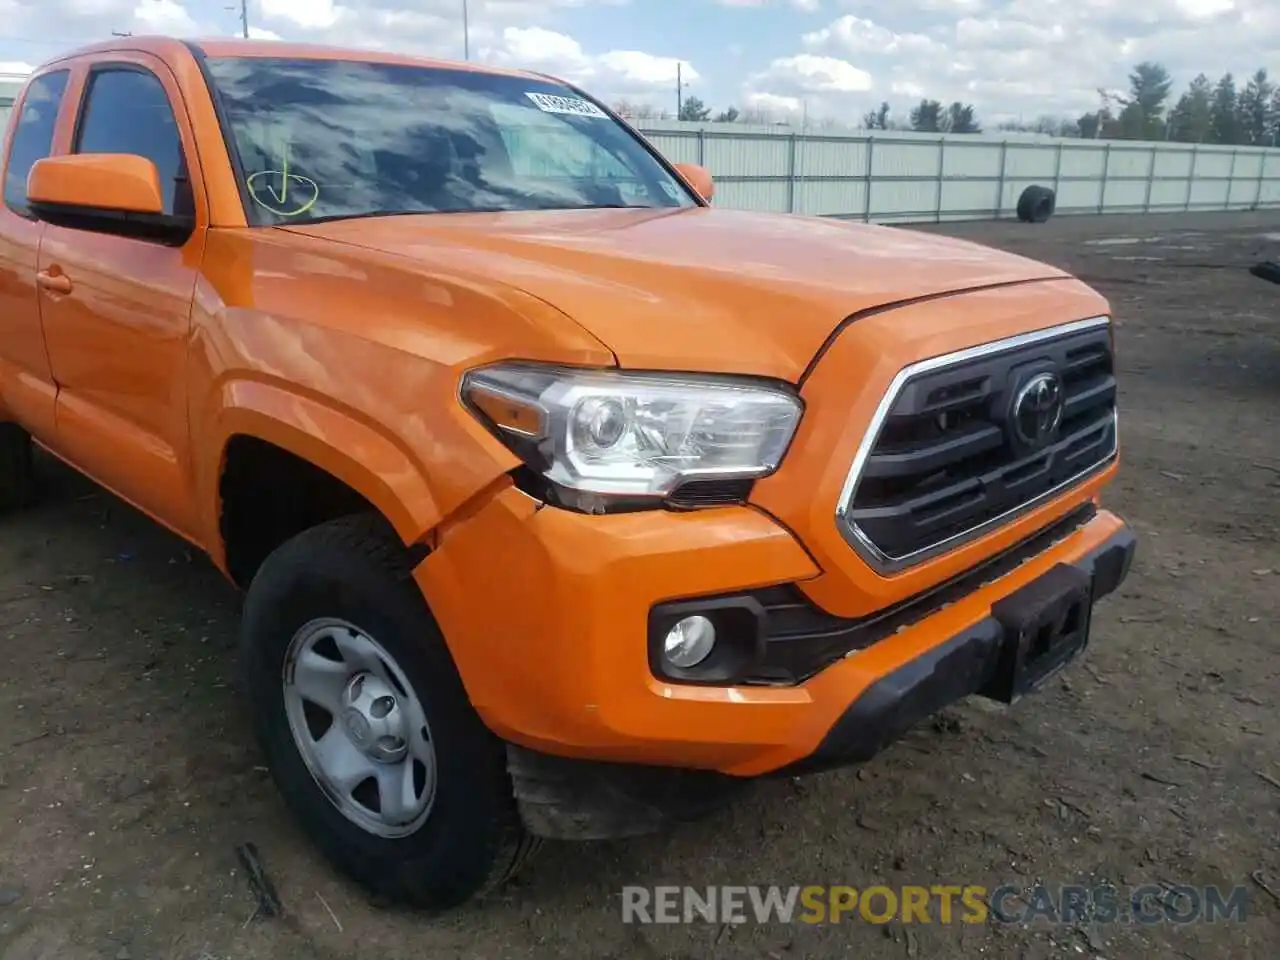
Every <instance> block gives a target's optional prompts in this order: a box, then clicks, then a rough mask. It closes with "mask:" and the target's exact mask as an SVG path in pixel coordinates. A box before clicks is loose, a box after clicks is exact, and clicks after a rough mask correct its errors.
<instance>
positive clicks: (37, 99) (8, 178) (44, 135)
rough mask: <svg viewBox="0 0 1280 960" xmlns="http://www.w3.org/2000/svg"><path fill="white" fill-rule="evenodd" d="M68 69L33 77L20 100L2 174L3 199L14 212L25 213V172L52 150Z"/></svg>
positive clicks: (25, 214)
mask: <svg viewBox="0 0 1280 960" xmlns="http://www.w3.org/2000/svg"><path fill="white" fill-rule="evenodd" d="M68 76H69V72H68V71H66V70H58V71H56V72H54V73H46V74H44V75H43V76H40V77H37V78H36V79H35V80H32V81H31V83H30V85H29V86H28V87H27V95H26V96H25V97H23V99H22V113H21V114H19V116H18V122H17V123H16V124H14V127H13V138H12V145H11V146H10V148H9V164H8V166H7V167H6V169H5V174H4V202H5V204H6V205H7V206H8V207H9V209H11V210H13V211H14V212H15V213H20V214H22V215H23V216H27V174H28V173H30V172H31V168H32V167H33V166H34V165H35V162H36V161H37V160H43V159H44V158H45V157H47V156H49V152H50V151H51V150H52V149H53V128H54V124H56V123H57V121H58V104H60V103H61V102H62V94H63V92H64V91H65V90H66V89H67V77H68Z"/></svg>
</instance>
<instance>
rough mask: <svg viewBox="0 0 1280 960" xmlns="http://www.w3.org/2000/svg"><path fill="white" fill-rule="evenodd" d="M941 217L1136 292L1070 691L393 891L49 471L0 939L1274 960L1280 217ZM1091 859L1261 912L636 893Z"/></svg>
mask: <svg viewBox="0 0 1280 960" xmlns="http://www.w3.org/2000/svg"><path fill="white" fill-rule="evenodd" d="M929 229H940V230H945V232H949V233H953V234H956V235H961V236H965V237H971V238H975V239H978V240H981V241H984V242H987V243H991V244H994V245H996V246H1000V247H1005V248H1008V249H1011V250H1015V251H1018V252H1021V253H1025V254H1028V255H1030V256H1033V257H1036V258H1039V259H1043V260H1047V261H1050V262H1052V263H1055V264H1060V265H1062V266H1064V267H1068V268H1070V269H1072V270H1074V271H1076V272H1078V274H1079V275H1081V276H1083V277H1084V278H1085V279H1087V280H1089V281H1090V282H1093V283H1095V284H1096V285H1097V286H1098V287H1099V288H1100V289H1101V290H1102V291H1103V292H1104V293H1105V294H1106V295H1107V296H1109V297H1110V298H1111V300H1112V303H1113V305H1114V308H1115V312H1116V315H1117V317H1118V332H1117V340H1118V345H1119V356H1120V365H1121V368H1122V395H1123V398H1122V408H1121V409H1122V414H1121V443H1122V446H1123V451H1124V453H1123V457H1124V466H1123V470H1122V474H1121V479H1120V480H1119V481H1118V484H1117V485H1116V486H1115V488H1114V489H1113V492H1112V493H1111V494H1110V497H1109V502H1108V505H1109V506H1111V507H1112V508H1114V509H1117V510H1118V511H1120V512H1121V513H1122V514H1123V515H1125V516H1126V517H1127V518H1128V519H1130V520H1131V521H1132V523H1133V524H1134V526H1135V527H1136V528H1137V530H1138V531H1139V533H1140V535H1141V537H1142V542H1141V545H1140V554H1139V559H1138V561H1137V563H1136V566H1135V569H1134V571H1133V574H1132V575H1131V577H1130V579H1129V581H1128V582H1127V583H1126V584H1125V586H1124V587H1123V588H1122V590H1121V591H1120V592H1119V593H1118V594H1117V595H1115V596H1113V597H1112V598H1110V599H1108V600H1107V601H1106V602H1104V603H1103V604H1102V605H1101V606H1100V608H1099V610H1098V613H1097V619H1096V633H1095V637H1094V641H1093V644H1092V646H1091V648H1090V651H1089V653H1088V655H1087V657H1086V659H1085V660H1084V661H1082V662H1080V663H1078V664H1076V665H1075V666H1073V667H1072V668H1070V669H1069V671H1068V672H1067V673H1066V674H1065V675H1064V676H1063V677H1061V678H1059V679H1057V680H1055V681H1054V682H1053V684H1052V686H1051V687H1050V688H1049V689H1047V690H1045V691H1044V692H1042V693H1041V694H1040V695H1039V696H1037V697H1035V698H1032V699H1030V700H1026V701H1023V702H1022V703H1021V704H1019V705H1018V706H1017V707H1014V708H1013V709H1011V710H1000V709H996V708H994V707H987V706H984V705H982V704H978V703H966V704H963V705H961V706H959V707H957V708H955V709H953V710H951V711H948V713H947V714H946V715H945V716H944V717H943V718H942V719H941V720H940V721H939V722H937V723H933V724H929V725H927V726H926V727H924V728H921V729H918V730H917V731H915V732H913V733H912V734H911V735H910V736H909V737H908V738H907V739H906V740H905V741H904V742H902V743H900V744H898V745H897V746H895V747H894V748H892V749H891V750H890V751H888V752H887V753H886V754H885V755H883V756H882V757H881V758H879V759H877V760H876V761H875V762H873V763H872V764H870V765H868V766H867V767H865V768H863V769H861V770H847V771H840V772H835V773H830V774H825V775H822V776H820V777H815V778H812V779H808V780H804V781H801V782H792V781H785V780H784V781H780V782H770V783H767V784H763V785H761V786H760V788H759V789H758V790H756V791H754V792H753V793H752V794H751V795H749V796H748V797H747V798H746V799H745V800H744V801H743V802H740V803H738V804H737V805H735V806H734V807H733V808H732V809H731V810H730V811H728V812H727V813H726V814H725V815H724V816H723V817H721V818H719V819H717V820H714V821H712V822H710V823H704V824H700V825H696V826H689V827H687V828H682V829H681V830H679V831H677V832H675V833H673V834H671V835H668V836H662V837H654V838H645V839H639V840H634V841H628V842H619V843H608V844H598V845H590V846H583V847H572V848H565V847H554V848H552V849H551V850H549V851H546V852H545V853H544V855H543V857H542V858H541V859H540V860H539V861H538V862H536V863H535V864H534V865H533V866H532V867H531V868H530V870H529V871H528V873H527V874H525V875H523V876H522V878H521V879H520V880H519V881H518V882H517V883H516V884H515V885H513V886H511V887H509V888H508V889H506V890H505V891H503V892H502V894H501V895H499V896H498V897H497V898H496V899H494V900H493V901H491V902H489V903H486V904H484V905H481V906H476V907H473V908H468V909H466V910H464V911H462V912H460V913H457V914H454V915H451V916H449V917H447V918H444V919H436V920H430V919H427V918H424V917H421V916H416V915H414V914H412V913H408V912H402V911H386V910H379V909H376V908H374V907H372V906H370V905H369V904H368V903H367V902H366V901H365V900H364V899H363V898H362V896H361V895H360V893H359V892H358V891H357V890H355V889H354V888H352V887H351V886H350V885H349V884H347V883H346V882H344V881H342V880H340V879H339V878H338V877H336V876H335V874H334V873H332V872H331V871H330V870H329V869H328V868H327V866H326V865H325V864H323V863H322V862H321V861H320V860H319V859H318V858H317V856H316V855H315V854H314V853H313V852H312V850H311V849H310V848H309V846H308V845H307V844H306V843H305V842H304V840H303V839H302V838H301V836H300V835H299V833H298V832H297V830H296V829H295V828H294V826H293V824H292V823H291V821H290V819H289V818H288V817H287V816H286V814H285V812H284V810H283V808H282V806H281V803H280V801H279V800H278V799H277V796H276V793H275V791H274V789H273V787H272V786H271V784H270V782H269V781H268V778H267V776H266V773H265V772H264V771H263V770H262V768H261V767H260V766H258V764H259V757H258V755H257V753H256V751H255V749H254V747H253V746H252V744H251V741H250V736H249V731H248V729H247V726H246V724H245V721H244V720H243V718H242V716H241V711H240V709H239V703H238V701H237V694H236V692H235V691H234V689H233V687H232V685H231V683H230V679H231V678H232V677H233V675H234V672H233V657H232V653H233V648H234V638H235V631H236V615H237V606H238V600H237V598H236V596H235V595H234V594H232V593H231V591H230V590H229V588H227V587H225V586H224V585H223V583H222V582H221V580H220V579H219V578H218V577H217V575H216V574H215V573H214V572H213V571H212V569H211V568H210V566H209V565H208V564H207V563H206V562H205V561H204V560H202V559H201V558H199V557H193V556H192V555H191V553H190V551H189V550H188V549H187V548H186V547H185V546H184V545H183V544H181V543H179V542H178V541H176V540H175V539H174V538H172V537H171V536H169V535H168V534H166V533H164V532H162V531H160V530H159V529H157V528H156V527H154V526H153V525H152V524H150V523H149V522H148V521H146V520H144V519H142V518H140V517H139V516H138V515H137V514H135V513H134V512H133V511H132V510H130V509H129V508H127V507H124V506H122V505H120V504H119V503H117V502H116V501H114V500H112V499H111V498H110V497H108V496H106V495H104V494H101V493H99V492H97V491H95V490H94V489H93V488H92V487H90V486H89V485H87V484H86V483H85V482H83V481H82V480H80V479H79V478H77V477H75V476H73V475H71V474H70V473H68V472H67V471H66V470H65V469H63V468H61V467H58V466H55V465H53V464H50V463H47V462H45V463H43V464H42V467H41V469H42V471H43V475H44V477H45V479H46V480H47V484H48V487H49V494H48V496H47V497H46V498H45V500H44V501H43V503H42V504H41V505H40V506H39V507H38V508H37V509H35V510H34V511H32V512H29V513H27V514H25V515H22V516H16V517H10V518H5V519H4V521H3V523H2V524H0V643H2V644H3V645H2V647H0V649H2V650H3V651H4V653H3V669H2V670H0V716H2V717H3V718H4V722H3V724H2V725H0V956H2V957H3V958H4V960H28V958H49V960H82V958H115V960H145V958H165V960H169V958H173V960H254V958H258V960H266V958H272V960H284V958H301V960H307V958H331V957H332V958H336V957H342V958H351V960H365V958H375V957H376V958H380V960H387V958H397V960H398V958H408V957H431V958H451V957H468V958H481V960H502V958H525V957H535V958H542V957H545V958H552V957H578V956H581V957H595V958H624V957H625V958H637V960H656V958H659V957H680V958H685V957H687V958H773V960H792V958H800V957H828V956H858V957H862V958H881V957H895V958H896V957H906V958H921V960H927V958H946V957H954V956H957V955H958V954H960V953H961V952H963V953H965V954H980V955H986V956H993V957H1011V958H1020V957H1025V958H1031V960H1034V958H1040V957H1049V956H1088V957H1095V956H1105V957H1123V958H1129V957H1187V958H1197V960H1199V958H1208V957H1224V958H1225V957H1230V958H1246V957H1267V958H1270V957H1274V955H1275V951H1276V944H1277V943H1280V816H1278V814H1280V726H1278V725H1277V723H1276V708H1277V701H1278V700H1280V649H1278V647H1277V644H1278V643H1280V641H1277V639H1276V635H1275V633H1274V628H1275V620H1276V615H1277V613H1280V601H1277V600H1276V599H1274V598H1275V594H1274V593H1273V592H1272V591H1276V590H1278V589H1280V288H1277V287H1275V286H1272V285H1270V284H1266V283H1264V282H1262V281H1260V280H1257V279H1254V278H1252V277H1250V276H1249V275H1248V274H1247V273H1246V272H1245V268H1246V267H1247V266H1248V265H1249V264H1251V263H1252V262H1254V261H1255V260H1257V259H1261V258H1265V257H1268V256H1270V257H1273V258H1280V213H1267V214H1263V213H1258V214H1237V215H1199V216H1162V217H1145V218H1128V217H1109V218H1102V219H1094V218H1078V219H1077V218H1059V219H1056V220H1054V221H1052V222H1050V223H1049V224H1046V225H1042V226H1023V225H1019V224H1013V223H1002V224H953V225H947V226H945V227H939V228H929ZM1268 596H1271V597H1272V598H1273V599H1271V600H1268V599H1267V597H1268ZM249 841H251V842H253V843H255V844H256V845H257V846H258V848H259V850H260V852H261V856H262V859H263V861H264V863H265V865H266V868H267V870H268V871H269V872H270V874H271V876H272V878H273V879H274V882H275V884H276V886H277V888H278V890H279V893H280V896H281V898H282V900H283V902H284V904H285V907H286V913H285V916H283V917H282V918H279V919H269V920H264V919H261V918H258V919H252V920H251V917H252V915H253V913H254V900H253V897H252V895H251V892H250V889H249V886H248V884H247V883H246V879H245V877H244V875H243V872H242V871H241V870H240V868H239V867H238V865H237V860H236V856H235V853H234V851H235V848H236V846H237V845H239V844H242V843H244V842H249ZM1103 881H1110V882H1112V883H1115V884H1119V885H1129V886H1137V885H1142V884H1147V883H1165V884H1191V885H1211V884H1216V885H1220V886H1222V887H1224V888H1229V887H1232V886H1235V885H1243V886H1244V887H1246V888H1247V889H1248V908H1247V919H1246V920H1245V921H1244V922H1218V923H1216V924H1193V925H1187V926H1175V925H1171V924H1161V925H1158V926H1152V927H1145V926H1143V927H1138V926H1132V925H1130V926H1122V925H1113V926H1097V927H1093V928H1085V927H1082V926H1070V925H1067V926H1057V927H1050V926H1047V925H1037V926H1035V927H1034V928H1031V929H1024V928H1021V927H1010V926H1006V925H999V924H994V923H989V924H985V925H976V926H973V925H960V924H956V925H950V926H944V925H940V924H936V923H935V924H933V925H931V926H920V925H914V926H911V927H906V928H904V927H901V926H899V925H896V924H891V925H888V926H875V925H871V924H867V923H865V922H861V921H855V922H851V923H845V924H841V925H837V926H831V925H823V926H805V925H801V924H795V925H759V924H755V923H748V924H745V925H742V926H736V927H732V928H720V927H719V926H716V925H711V924H705V923H696V924H693V925H675V926H661V927H659V926H648V927H640V926H636V925H624V924H623V923H622V922H621V909H620V890H621V888H622V886H623V885H626V884H641V885H650V886H652V885H656V884H663V883H673V884H689V885H695V886H703V885H707V884H757V883H758V884H781V885H784V886H786V885H792V884H801V885H804V884H815V883H818V884H850V885H855V886H867V885H870V884H874V883H887V884H889V885H891V886H894V885H901V884H911V883H922V884H938V883H952V884H964V883H980V884H985V885H986V886H988V887H990V888H994V887H996V886H999V885H1001V884H1015V885H1018V886H1023V887H1025V886H1028V885H1031V884H1034V883H1037V882H1044V883H1048V884H1055V885H1056V884H1066V883H1084V884H1089V885H1092V884H1095V883H1099V882H1103ZM1259 881H1261V883H1259ZM1264 888H1269V889H1270V890H1271V891H1273V893H1270V894H1269V893H1267V891H1266V889H1264ZM1268 943H1269V944H1270V945H1271V946H1270V947H1267V946H1266V944H1268Z"/></svg>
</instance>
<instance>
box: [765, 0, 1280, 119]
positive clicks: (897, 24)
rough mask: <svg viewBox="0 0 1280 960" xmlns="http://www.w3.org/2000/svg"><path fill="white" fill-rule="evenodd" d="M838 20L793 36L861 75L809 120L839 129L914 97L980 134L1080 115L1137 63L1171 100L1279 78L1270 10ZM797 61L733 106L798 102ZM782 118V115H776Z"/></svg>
mask: <svg viewBox="0 0 1280 960" xmlns="http://www.w3.org/2000/svg"><path fill="white" fill-rule="evenodd" d="M839 5H840V6H843V7H844V8H845V9H846V10H847V11H848V12H847V13H844V14H843V15H841V16H838V17H835V18H834V19H833V20H832V21H831V22H830V23H828V24H826V25H825V26H823V27H821V28H819V29H811V30H808V31H806V32H803V33H802V34H801V36H800V37H799V42H798V44H797V49H799V50H801V51H804V53H803V54H800V56H803V55H804V54H812V55H815V56H825V57H831V58H837V59H840V60H843V61H845V62H848V63H849V64H850V65H853V64H856V65H857V66H856V68H855V69H858V70H859V71H863V72H865V73H867V74H870V75H871V78H872V83H871V84H870V86H869V87H867V88H865V89H862V90H860V91H859V90H847V91H846V90H842V91H840V93H839V95H835V93H834V91H832V90H830V89H828V90H826V91H824V93H823V95H821V96H818V97H814V98H808V97H806V100H807V105H808V108H809V110H810V113H811V114H812V113H814V111H815V110H817V111H819V112H825V113H827V114H829V115H831V116H838V117H840V118H841V119H845V120H847V119H848V118H849V117H850V116H859V115H861V114H862V113H863V112H865V111H867V110H869V109H872V108H873V107H874V106H875V105H876V104H878V103H879V102H880V101H881V100H888V101H889V102H890V104H891V105H892V107H893V110H894V113H895V114H896V115H898V116H900V117H901V116H903V115H904V114H905V113H906V111H907V109H908V108H909V107H910V105H911V103H912V102H918V101H919V100H920V99H921V98H924V97H929V98H932V99H937V100H942V101H944V102H950V101H952V100H960V101H962V102H967V103H973V104H974V105H975V106H976V107H977V109H978V113H979V116H980V118H981V119H982V120H983V121H984V122H986V123H987V124H988V125H993V124H994V123H995V122H998V121H999V120H1001V119H1008V118H1010V117H1017V116H1020V115H1021V116H1023V117H1024V118H1026V119H1033V118H1035V117H1036V116H1038V115H1041V114H1058V115H1079V114H1080V113H1083V112H1085V111H1087V110H1092V109H1096V108H1097V106H1098V100H1099V97H1098V93H1097V90H1098V88H1099V87H1105V88H1109V89H1110V88H1117V89H1124V88H1127V86H1128V74H1129V72H1130V70H1131V69H1132V68H1133V66H1134V64H1136V63H1137V62H1139V61H1140V60H1148V59H1149V60H1155V61H1158V62H1160V63H1162V64H1164V65H1165V66H1166V67H1167V68H1168V69H1169V70H1170V73H1171V74H1172V76H1173V80H1174V91H1173V96H1172V97H1171V100H1172V99H1174V98H1176V97H1177V95H1178V94H1179V93H1180V92H1181V90H1182V89H1183V88H1184V87H1185V85H1186V83H1187V82H1189V81H1190V79H1191V78H1192V77H1193V76H1194V75H1195V74H1196V73H1199V72H1201V71H1203V72H1205V73H1206V74H1207V75H1208V76H1209V77H1210V78H1211V79H1214V80H1216V79H1217V78H1218V77H1219V76H1221V75H1222V74H1223V73H1225V72H1227V71H1231V72H1233V73H1234V74H1235V76H1236V78H1237V81H1238V82H1239V83H1240V84H1241V85H1242V84H1243V82H1244V79H1245V78H1246V77H1247V75H1248V74H1250V73H1252V72H1253V71H1254V70H1256V69H1257V68H1259V67H1269V68H1270V69H1271V72H1272V74H1273V75H1275V74H1276V73H1277V72H1280V3H1278V2H1276V0H1148V2H1147V3H1146V4H1142V5H1135V4H1133V3H1125V2H1122V0H912V2H909V3H904V2H902V0H841V2H840V4H839ZM796 59H797V57H791V58H783V59H782V60H778V61H774V63H773V64H772V65H771V66H770V68H769V69H768V70H766V71H763V72H762V73H761V74H758V75H756V76H753V77H750V78H748V80H747V81H746V83H745V84H744V88H743V96H744V97H750V96H754V97H757V98H760V97H766V96H767V95H776V96H778V97H781V98H784V99H785V98H787V97H795V96H798V95H799V96H803V95H804V94H803V92H798V89H797V88H798V87H800V86H803V83H802V82H801V81H800V80H799V79H798V78H797V76H796V73H797V71H796V70H794V69H787V68H786V65H787V64H792V66H794V63H793V62H794V61H795V60H796ZM780 108H781V107H780Z"/></svg>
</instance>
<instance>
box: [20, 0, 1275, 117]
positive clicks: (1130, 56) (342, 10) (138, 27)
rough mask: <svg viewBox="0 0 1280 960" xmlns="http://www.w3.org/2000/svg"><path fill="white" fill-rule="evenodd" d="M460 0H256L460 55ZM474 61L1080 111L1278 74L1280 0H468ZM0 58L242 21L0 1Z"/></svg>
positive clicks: (742, 99)
mask: <svg viewBox="0 0 1280 960" xmlns="http://www.w3.org/2000/svg"><path fill="white" fill-rule="evenodd" d="M463 6H464V0H250V3H249V22H250V29H251V33H252V35H253V36H255V37H259V38H261V39H268V40H269V39H276V38H282V39H287V40H307V41H315V42H322V43H339V44H344V45H355V46H364V47H374V48H384V49H395V50H402V51H409V52H418V53H426V54H431V55H435V56H444V57H453V58H458V59H461V58H462V57H463V56H464V30H463V16H462V13H463ZM466 7H467V10H468V24H469V30H468V31H467V34H468V36H469V52H470V55H471V57H472V59H480V60H486V61H490V62H493V63H498V64H504V65H514V66H520V67H527V68H533V69H537V70H541V71H544V72H548V73H552V74H555V75H558V76H561V77H563V78H565V79H568V80H572V81H574V82H576V83H580V84H581V85H582V86H584V87H585V88H586V89H588V90H590V91H591V92H592V93H593V94H595V95H597V96H599V97H601V98H603V99H606V100H608V101H609V102H611V103H616V102H618V101H620V100H627V101H629V102H631V103H646V104H651V105H653V106H656V107H659V108H665V109H670V110H674V108H675V104H676V95H677V82H676V76H677V65H680V67H681V73H682V75H683V79H684V81H685V87H684V94H685V96H690V95H692V96H696V97H698V98H699V99H701V100H703V101H704V102H705V103H706V104H707V105H708V106H710V107H712V108H713V109H716V110H720V109H723V108H725V107H727V106H729V105H734V106H736V107H738V108H739V109H740V110H743V109H750V108H753V107H754V108H760V109H764V110H768V111H769V112H770V114H771V115H772V118H773V119H779V120H781V119H793V118H794V117H795V116H799V115H804V116H808V117H810V118H813V119H821V118H831V119H834V120H837V121H842V122H856V121H857V119H858V118H860V117H861V116H862V114H863V113H865V112H866V111H867V110H870V109H872V108H874V107H875V106H876V105H877V104H879V103H880V102H881V101H888V102H889V103H890V105H891V107H892V108H893V110H894V113H895V114H896V115H897V116H900V117H905V114H906V111H907V110H908V108H909V107H910V105H911V104H912V103H913V102H918V101H919V99H920V98H921V97H926V96H927V97H930V98H932V99H938V100H942V101H944V102H950V101H952V100H961V101H963V102H966V103H972V104H974V106H975V107H976V108H977V111H978V115H979V118H980V119H981V120H983V121H984V122H986V123H988V124H991V123H994V122H998V121H1001V120H1007V119H1019V118H1021V119H1024V120H1026V121H1028V122H1029V121H1031V120H1033V119H1035V118H1036V117H1037V116H1040V115H1045V114H1049V115H1071V116H1076V115H1078V114H1079V113H1081V112H1084V111H1086V110H1091V109H1095V108H1096V107H1097V105H1098V100H1099V98H1098V93H1097V89H1098V88H1099V87H1105V88H1108V89H1124V88H1125V87H1126V86H1127V81H1126V77H1127V74H1128V71H1129V69H1130V68H1131V67H1132V65H1133V64H1134V63H1136V62H1138V61H1140V60H1144V59H1154V60H1158V61H1160V62H1162V63H1164V64H1165V65H1166V66H1167V67H1168V68H1169V69H1170V71H1171V72H1172V74H1173V76H1174V80H1175V94H1176V92H1177V90H1180V89H1181V88H1182V87H1184V86H1185V84H1186V83H1187V81H1189V80H1190V79H1191V77H1193V76H1194V75H1195V74H1196V73H1197V72H1199V71H1204V72H1205V73H1207V74H1208V75H1209V76H1210V77H1212V78H1214V79H1216V78H1217V77H1218V76H1219V75H1221V74H1222V73H1224V72H1226V71H1233V72H1234V73H1235V74H1236V75H1237V77H1240V78H1242V79H1243V77H1244V76H1246V75H1248V74H1249V73H1252V72H1253V71H1254V70H1256V69H1257V68H1259V67H1268V68H1270V70H1271V73H1272V74H1273V76H1274V75H1280V0H1147V2H1145V3H1142V4H1135V3H1133V2H1130V0H467V2H466ZM0 25H2V26H0V61H2V62H0V70H6V69H7V70H12V69H15V68H20V67H21V66H22V65H32V64H38V63H40V62H42V61H44V60H46V59H48V58H50V57H52V56H54V55H56V54H58V53H61V52H63V51H65V50H67V49H70V48H73V47H75V46H76V45H78V44H79V43H82V42H86V41H91V40H96V39H100V38H102V37H104V36H109V35H110V34H111V33H112V32H113V31H121V32H124V31H129V32H132V33H135V34H141V33H165V34H171V35H178V36H209V35H227V34H235V33H238V32H239V30H240V24H239V8H238V0H0Z"/></svg>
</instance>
